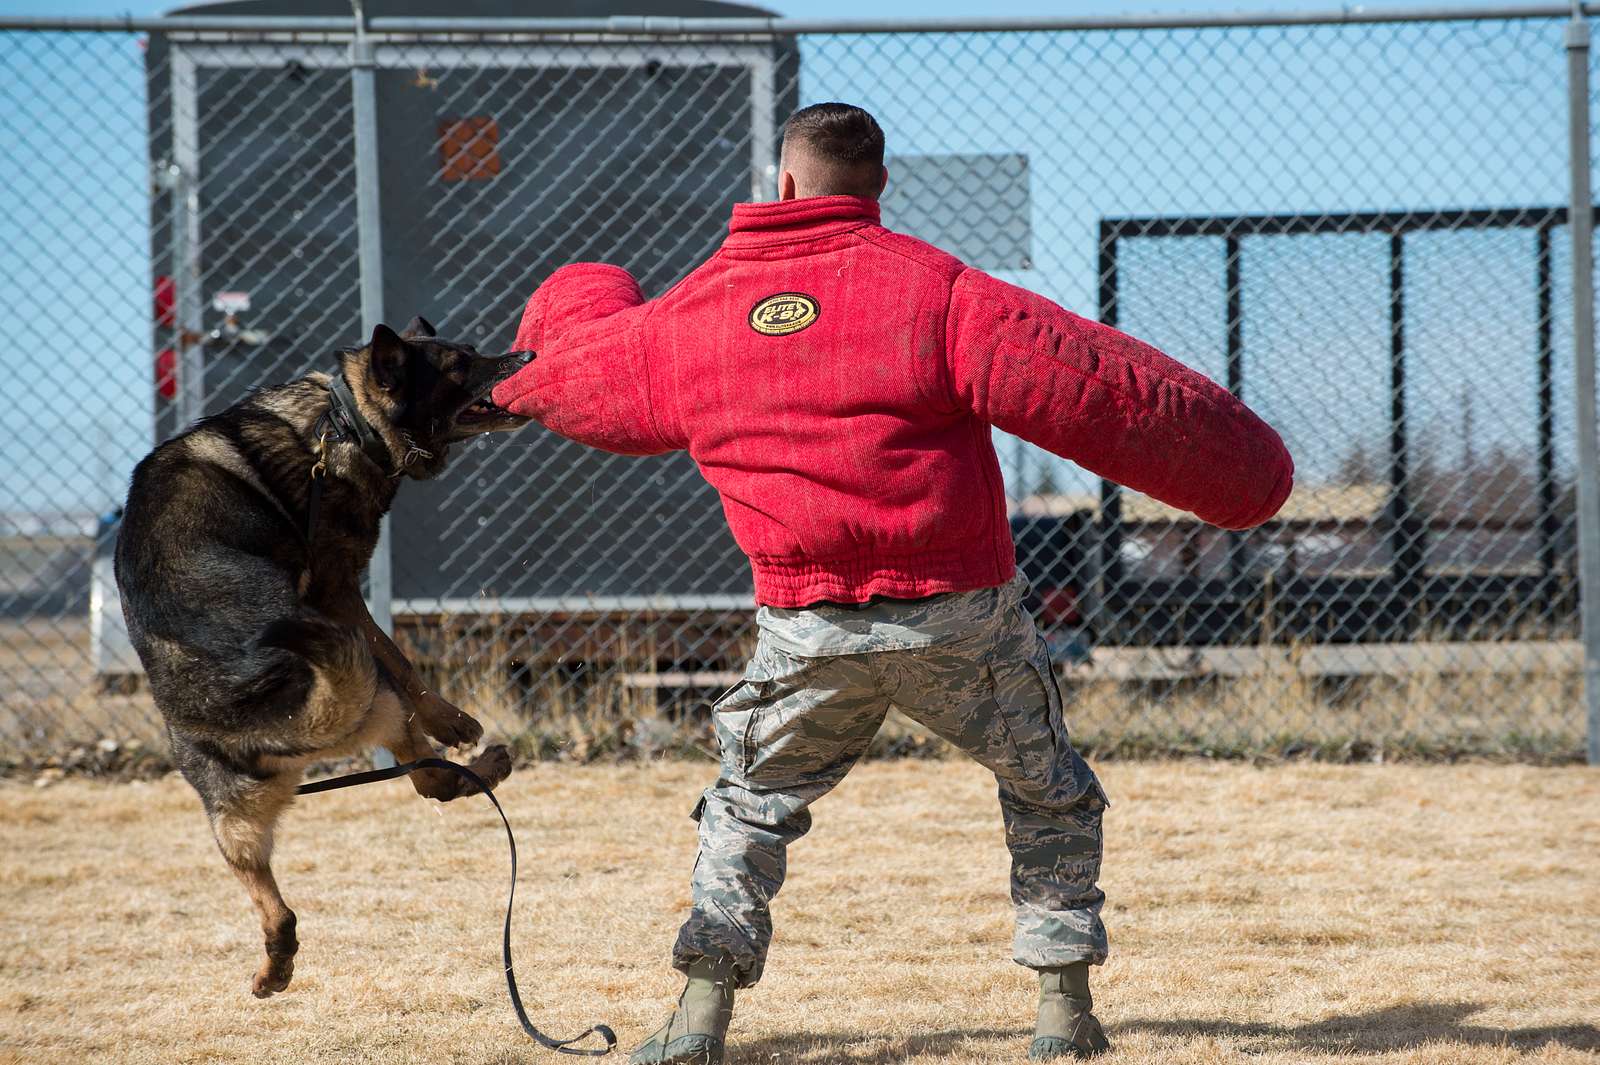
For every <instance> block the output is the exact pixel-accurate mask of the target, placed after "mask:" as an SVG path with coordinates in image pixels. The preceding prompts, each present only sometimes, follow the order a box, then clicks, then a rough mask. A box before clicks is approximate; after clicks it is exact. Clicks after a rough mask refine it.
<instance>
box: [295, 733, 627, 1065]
mask: <svg viewBox="0 0 1600 1065" xmlns="http://www.w3.org/2000/svg"><path fill="white" fill-rule="evenodd" d="M413 769H448V770H450V771H451V772H452V773H455V774H456V775H458V776H461V777H464V778H465V779H467V780H469V781H471V782H472V783H473V784H476V785H477V786H478V790H479V791H482V792H483V794H484V795H485V796H486V797H487V798H488V800H489V801H490V802H491V803H493V804H494V812H495V813H497V814H499V815H500V823H501V824H503V825H505V826H506V845H507V846H509V847H510V848H511V888H510V890H509V891H507V892H506V926H505V934H504V936H503V937H502V939H501V954H502V956H503V957H504V959H505V964H506V991H507V992H508V993H509V994H510V995H511V1008H512V1009H514V1010H516V1011H517V1023H519V1024H521V1025H522V1030H523V1031H524V1032H527V1033H528V1034H529V1035H531V1036H532V1037H533V1038H534V1040H535V1041H536V1042H537V1043H538V1044H539V1045H540V1046H542V1047H545V1048H546V1049H549V1050H554V1051H556V1052H557V1053H561V1054H577V1055H580V1056H583V1057H590V1058H600V1057H604V1056H605V1055H607V1054H609V1053H611V1052H612V1051H613V1050H615V1049H616V1046H617V1035H616V1033H615V1032H613V1031H612V1030H611V1028H610V1027H609V1026H607V1025H604V1024H597V1025H595V1026H594V1027H592V1028H590V1029H589V1030H588V1031H587V1032H584V1033H583V1034H582V1035H577V1036H573V1037H572V1038H571V1039H551V1038H550V1037H549V1036H547V1035H545V1034H544V1033H543V1032H541V1031H539V1029H537V1028H535V1027H534V1026H533V1022H532V1021H530V1020H529V1019H528V1011H527V1010H526V1009H524V1008H523V1005H522V994H521V992H519V991H518V990H517V977H516V974H515V973H514V972H513V971H512V969H511V907H512V905H513V904H514V903H515V902H516V899H517V839H516V837H515V836H513V835H512V834H511V822H510V821H508V820H507V819H506V812H505V810H503V809H502V808H501V806H500V800H499V799H497V798H495V797H494V792H493V791H490V790H489V785H488V784H486V783H485V782H484V780H483V778H482V777H480V776H479V775H478V774H476V773H474V772H473V771H472V770H470V769H468V768H467V767H466V766H464V765H457V764H456V763H455V762H452V761H449V760H447V759H444V758H418V759H417V760H416V761H414V762H406V763H405V764H403V765H396V766H390V767H389V768H388V769H369V770H367V771H366V772H364V773H350V774H348V775H346V776H342V777H330V778H328V779H327V780H314V781H311V782H310V783H308V784H302V785H300V786H299V787H298V788H296V789H295V794H296V795H315V794H317V793H318V792H322V791H338V790H339V789H340V788H353V787H356V786H357V785H360V784H374V783H377V782H378V781H380V780H394V779H395V778H397V777H403V776H405V775H406V774H408V773H410V772H411V771H412V770H413ZM592 1035H598V1036H599V1037H600V1038H602V1039H604V1040H605V1041H606V1045H605V1046H604V1047H603V1048H601V1047H578V1046H573V1044H574V1043H581V1042H583V1041H584V1040H585V1039H588V1038H589V1037H590V1036H592Z"/></svg>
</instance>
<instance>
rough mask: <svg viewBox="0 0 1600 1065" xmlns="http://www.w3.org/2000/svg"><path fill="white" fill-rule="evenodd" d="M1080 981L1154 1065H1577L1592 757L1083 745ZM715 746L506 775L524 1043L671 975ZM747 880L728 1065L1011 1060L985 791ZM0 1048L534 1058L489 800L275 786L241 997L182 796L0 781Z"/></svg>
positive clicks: (874, 824)
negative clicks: (1087, 839)
mask: <svg viewBox="0 0 1600 1065" xmlns="http://www.w3.org/2000/svg"><path fill="white" fill-rule="evenodd" d="M1102 772H1103V776H1104V778H1105V781H1106V784H1107V787H1108V789H1109V791H1110V792H1111V794H1112V797H1113V801H1114V806H1113V808H1112V810H1111V813H1110V816H1109V819H1108V828H1109V834H1108V853H1107V858H1106V867H1105V878H1104V886H1105V888H1106V890H1107V892H1108V894H1109V896H1110V902H1109V903H1108V905H1107V908H1106V917H1107V920H1108V923H1109V924H1110V927H1111V930H1112V939H1113V949H1114V956H1113V960H1112V962H1111V963H1110V964H1109V965H1108V966H1107V967H1106V968H1105V969H1104V970H1103V971H1102V975H1101V976H1100V978H1099V981H1098V984H1097V988H1098V993H1099V996H1100V1000H1101V1006H1102V1015H1103V1017H1104V1019H1105V1020H1106V1022H1107V1024H1108V1027H1109V1029H1110V1031H1111V1034H1112V1037H1113V1038H1114V1039H1115V1040H1116V1041H1117V1043H1118V1044H1119V1048H1120V1049H1119V1052H1118V1053H1117V1054H1116V1055H1115V1056H1114V1057H1112V1058H1110V1059H1107V1060H1108V1065H1115V1063H1118V1062H1124V1063H1131V1062H1140V1063H1144V1062H1152V1063H1158V1065H1179V1063H1194V1065H1214V1063H1219V1062H1245V1061H1250V1062H1261V1063H1263V1065H1289V1063H1302V1062H1313V1063H1315V1062H1331V1061H1334V1060H1337V1061H1340V1062H1344V1061H1360V1062H1381V1063H1384V1065H1434V1063H1438V1065H1446V1063H1448V1065H1491V1063H1494V1065H1498V1063H1508V1062H1522V1061H1537V1062H1576V1061H1593V1060H1595V1059H1596V1057H1597V1056H1600V1027H1597V1023H1600V1020H1597V1019H1600V961H1597V959H1600V850H1597V848H1596V845H1595V844H1596V840H1600V775H1597V774H1596V773H1594V772H1593V771H1589V770H1584V769H1577V768H1572V769H1533V768H1528V767H1517V766H1482V765H1479V766H1403V767H1395V766H1390V767H1382V768H1376V767H1351V766H1332V765H1311V764H1308V765H1293V766H1278V767H1274V768H1268V769H1255V768H1251V767H1249V766H1245V765H1240V764H1207V763H1193V762H1190V763H1167V764H1159V763H1158V764H1116V763H1111V764H1107V765H1105V766H1103V767H1102ZM709 773H710V767H708V766H705V765H696V764H685V763H661V764H649V765H634V766H622V767H618V766H609V767H589V768H577V767H572V766H551V765H543V766H538V767H535V768H532V769H528V770H524V771H522V772H521V773H520V774H518V775H516V776H513V777H512V778H511V780H510V781H508V782H507V784H506V786H505V788H504V790H503V792H502V797H503V799H504V801H505V804H506V806H507V808H508V810H509V811H510V813H511V816H512V818H513V821H514V824H515V826H516V828H517V832H518V838H519V840H520V841H521V843H522V845H523V848H524V863H525V864H524V869H523V875H522V880H521V884H520V886H521V889H522V894H521V895H520V896H519V900H518V901H519V910H518V921H517V931H516V937H517V938H516V948H517V961H518V963H519V967H520V971H521V974H522V980H523V990H524V995H525V996H526V998H527V1000H528V1002H529V1006H530V1008H531V1009H532V1010H533V1011H534V1013H535V1014H536V1016H537V1018H538V1019H539V1020H540V1021H541V1022H542V1023H543V1024H545V1025H547V1026H548V1028H549V1029H550V1030H552V1031H555V1032H558V1033H570V1032H573V1031H575V1030H577V1029H579V1028H581V1027H583V1026H585V1025H587V1024H588V1023H590V1022H592V1021H595V1020H606V1021H609V1022H611V1023H612V1024H613V1025H614V1026H615V1027H616V1028H617V1030H618V1032H619V1034H620V1035H621V1037H622V1039H623V1040H624V1041H625V1042H626V1043H630V1044H631V1043H632V1042H634V1041H636V1040H637V1039H639V1038H640V1037H642V1036H643V1035H644V1034H646V1032H647V1031H648V1030H649V1029H650V1028H651V1027H653V1026H654V1024H655V1023H656V1022H657V1021H658V1020H659V1016H660V1014H661V1013H662V1010H663V1009H664V1008H665V1004H666V1003H667V1002H668V1001H669V1000H670V998H671V996H672V995H673V994H675V992H676V978H675V975H674V974H673V973H672V972H671V971H670V970H669V969H668V968H667V966H666V964H665V961H664V959H665V956H666V954H667V951H668V948H669V946H670V943H671V940H672V935H673V932H674V929H675V926H676V922H677V920H678V918H679V917H680V915H681V913H682V911H683V908H684V906H685V904H686V902H687V892H686V881H687V876H688V871H689V865H690V862H691V859H692V854H693V848H694V835H693V826H692V824H691V822H690V821H689V820H688V818H687V817H686V814H687V812H688V809H689V806H690V804H691V802H692V800H693V799H694V797H695V793H696V790H697V788H698V787H699V786H701V785H702V784H703V783H705V782H706V778H707V777H708V775H709ZM817 815H818V817H817V827H816V828H815V829H814V830H813V832H812V834H811V835H810V836H809V837H807V838H806V839H804V840H802V841H801V842H800V843H799V844H797V845H796V846H795V848H794V850H793V854H792V859H793V861H792V864H791V877H790V882H789V885H788V887H787V888H786V889H785V890H784V893H783V895H782V896H780V898H779V899H778V900H777V902H776V904H775V911H776V915H777V921H778V941H777V943H776V945H775V947H774V951H773V959H772V964H771V967H770V969H769V974H768V978H767V980H766V981H765V982H763V983H762V984H761V985H760V986H759V987H758V988H756V989H754V990H753V991H750V992H748V993H747V994H745V995H743V996H741V1000H740V1003H739V1009H738V1016H737V1018H736V1021H735V1031H734V1033H733V1049H732V1055H731V1061H733V1062H745V1063H752V1062H761V1063H769V1062H779V1063H782V1062H801V1063H807V1065H828V1063H833V1062H849V1063H862V1062H899V1061H916V1062H926V1063H932V1062H941V1063H948V1065H957V1063H960V1065H976V1063H980V1062H983V1063H988V1062H994V1061H1021V1060H1022V1057H1023V1054H1024V1053H1025V1048H1026V1042H1027V1038H1026V1030H1027V1025H1028V1022H1029V1021H1030V1019H1031V1012H1030V1009H1031V987H1030V984H1029V981H1028V979H1027V974H1026V973H1025V972H1024V971H1023V970H1020V969H1018V968H1017V967H1016V966H1014V965H1012V964H1011V963H1010V962H1009V961H1008V960H1007V958H1008V945H1009V933H1010V927H1009V917H1008V912H1007V898H1006V856H1005V851H1004V847H1003V845H1002V841H1001V834H1000V830H999V821H998V815H997V812H996V809H995V805H994V800H993V796H992V783H991V781H990V780H988V779H987V778H986V777H985V775H984V774H983V773H982V772H981V771H980V770H978V769H977V768H976V767H974V766H972V765H970V764H968V763H964V762H956V761H950V762H899V763H893V764H883V763H877V764H869V765H866V766H863V767H862V768H861V769H860V770H858V771H857V772H856V773H855V774H853V775H852V776H851V777H850V779H848V780H847V781H846V782H845V784H844V785H843V786H842V787H841V788H840V789H839V791H838V793H837V794H835V795H834V796H832V797H830V798H829V799H826V800H824V802H823V803H822V804H821V805H820V806H819V808H818V810H817ZM0 848H3V850H0V854H3V855H4V857H3V859H0V862H3V866H0V936H3V938H4V942H5V943H6V945H7V949H6V951H5V953H4V955H3V961H0V1060H9V1061H17V1062H22V1061H26V1062H35V1061H73V1062H83V1061H95V1062H128V1063H145V1062H151V1063H153V1062H162V1063H168V1062H201V1061H239V1062H244V1061H248V1062H251V1063H258V1062H259V1063H266V1062H292V1063H297V1065H298V1063H303V1062H325V1061H326V1062H334V1061H354V1060H368V1061H381V1062H418V1063H421V1062H428V1063H433V1062H463V1063H466V1062H472V1063H483V1062H512V1061H517V1062H525V1061H526V1062H531V1061H542V1060H553V1059H551V1058H549V1057H548V1056H547V1055H546V1054H545V1053H544V1052H542V1051H539V1050H537V1049H536V1048H534V1047H533V1046H532V1044H530V1043H529V1042H527V1041H526V1040H525V1039H524V1037H523V1036H522V1035H521V1033H520V1032H518V1031H517V1029H516V1028H515V1025H514V1022H513V1019H512V1017H511V1014H510V1010H509V1007H508V1006H507V1003H506V1000H505V997H504V989H503V987H502V985H501V982H500V976H499V972H498V933H499V919H500V907H501V906H502V905H503V902H504V897H503V892H504V890H505V870H506V865H505V861H506V857H505V851H504V844H503V839H502V838H501V836H500V828H499V824H498V821H496V820H494V819H493V814H492V813H491V811H490V809H489V807H488V804H487V803H485V802H482V801H481V800H477V801H472V800H468V801H464V802H461V803H457V804H453V805H451V806H447V807H437V806H434V805H432V804H429V803H426V802H423V801H422V800H419V799H416V798H415V797H414V796H413V795H412V794H411V792H410V790H409V788H407V787H406V786H405V785H404V783H401V782H396V783H392V784H383V785H375V786H372V787H368V788H364V789H359V790H357V791H353V792H341V793H336V794H332V795H324V796H315V797H311V798H308V799H304V800H302V801H301V802H300V804H299V806H298V807H297V808H296V809H295V810H294V811H292V812H291V814H290V815H289V817H288V819H287V821H286V823H285V826H284V831H283V832H282V834H281V842H280V845H279V853H278V857H277V862H276V865H277V869H278V872H279V876H280V879H281V881H282V882H283V884H284V887H285V891H286V893H287V895H288V897H289V900H290V903H291V904H292V905H294V906H295V907H296V909H297V910H298V911H299V914H300V929H301V938H302V943H303V947H302V951H301V954H300V961H299V965H298V968H297V971H296V974H295V982H294V985H293V986H292V987H291V988H290V990H289V992H288V993H287V994H285V995H282V996H279V997H277V998H275V999H272V1000H269V1001H266V1002H257V1001H255V1000H253V999H251V998H250V997H249V995H248V993H247V991H246V987H247V984H248V979H249V975H250V972H251V969H252V967H253V965H254V962H255V954H256V951H257V950H258V949H259V947H258V944H257V937H256V933H255V929H254V920H253V917H252V915H251V914H250V912H249V908H248V904H247V903H246V901H245V898H244V893H243V892H242V891H241V890H240V889H239V887H238V886H237V884H236V883H235V882H234V881H233V878H232V877H231V876H229V875H228V873H227V872H226V870H225V869H224V867H223V865H222V863H221V861H220V860H219V859H218V858H217V856H216V854H215V853H214V852H213V850H212V846H211V843H210V841H209V839H208V838H207V837H206V835H205V832H204V828H203V824H202V818H201V814H200V811H199V804H198V802H197V800H196V799H195V797H194V795H193V794H192V793H191V792H190V791H189V790H188V789H187V787H186V786H184V785H183V784H182V783H181V782H179V781H176V780H171V779H168V780H162V781H158V782H155V783H150V784H125V785H105V784H96V783H91V782H86V781H75V780H69V781H65V782H61V783H58V784H56V785H54V786H52V787H49V788H43V789H40V788H34V787H31V786H28V785H26V784H21V783H11V784H0Z"/></svg>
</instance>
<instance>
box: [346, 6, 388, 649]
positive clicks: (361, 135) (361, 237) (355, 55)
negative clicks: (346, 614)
mask: <svg viewBox="0 0 1600 1065" xmlns="http://www.w3.org/2000/svg"><path fill="white" fill-rule="evenodd" d="M365 22H366V19H365V17H364V16H363V15H362V14H361V12H360V10H359V8H358V9H357V17H356V35H355V39H354V40H352V41H351V42H350V91H351V94H352V97H353V99H352V103H353V105H354V112H355V151H356V229H357V240H358V245H357V255H358V257H359V259H360V265H361V325H362V331H363V335H370V334H371V332H372V328H373V326H375V325H377V324H378V323H379V322H381V321H383V314H384V311H383V232H382V229H381V226H382V204H381V203H380V201H379V199H378V92H377V84H376V79H377V63H376V61H375V59H374V56H373V45H372V40H371V39H370V38H369V37H368V36H367V34H366V28H365ZM391 558H392V555H391V551H390V532H389V519H388V517H387V516H385V517H384V519H383V523H382V524H381V525H380V526H379V527H378V546H377V549H376V550H374V551H373V553H372V565H371V567H370V568H369V569H368V570H367V609H368V610H370V611H371V612H372V618H373V620H374V621H376V622H377V623H378V625H379V627H380V628H382V629H383V630H384V631H386V632H387V631H391V630H392V629H393V627H394V617H393V613H392V610H391V604H392V603H393V601H394V570H393V566H392V562H391Z"/></svg>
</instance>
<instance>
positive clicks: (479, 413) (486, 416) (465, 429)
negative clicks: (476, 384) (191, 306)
mask: <svg viewBox="0 0 1600 1065" xmlns="http://www.w3.org/2000/svg"><path fill="white" fill-rule="evenodd" d="M528 421H529V419H528V418H526V417H524V416H522V415H521V414H512V413H511V412H510V411H508V410H506V409H505V408H504V407H502V406H499V405H498V404H496V403H495V402H494V401H493V400H491V399H490V398H489V397H488V396H487V395H484V396H480V397H478V398H477V399H475V400H473V401H472V402H471V403H468V404H467V405H466V406H465V407H462V408H461V410H460V411H459V412H457V414H456V416H455V420H454V421H453V422H452V423H451V425H450V439H452V440H464V439H466V438H467V437H469V436H477V435H478V434H479V433H500V432H505V431H506V430H508V429H516V428H518V427H519V426H523V425H526V424H527V423H528Z"/></svg>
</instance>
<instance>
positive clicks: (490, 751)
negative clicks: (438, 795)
mask: <svg viewBox="0 0 1600 1065" xmlns="http://www.w3.org/2000/svg"><path fill="white" fill-rule="evenodd" d="M467 768H468V769H470V770H472V771H473V772H474V773H476V774H478V776H480V777H482V778H483V782H484V783H485V784H487V785H489V786H490V787H491V788H493V787H496V786H497V785H499V783H500V782H501V781H502V780H504V779H505V778H506V777H509V776H510V775H511V751H510V750H509V749H507V747H506V745H505V744H503V743H497V744H495V745H494V746H493V747H489V748H486V749H485V750H484V752H483V753H482V754H480V755H478V757H476V758H474V759H473V760H472V761H471V762H470V763H469V764H468V765H467ZM472 790H474V791H475V790H477V789H475V788H474V789H472Z"/></svg>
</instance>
